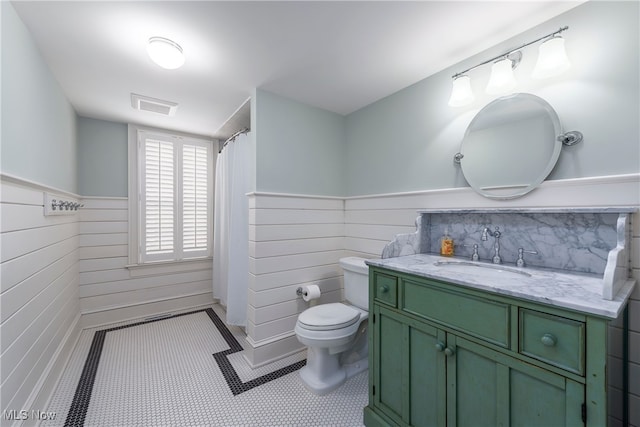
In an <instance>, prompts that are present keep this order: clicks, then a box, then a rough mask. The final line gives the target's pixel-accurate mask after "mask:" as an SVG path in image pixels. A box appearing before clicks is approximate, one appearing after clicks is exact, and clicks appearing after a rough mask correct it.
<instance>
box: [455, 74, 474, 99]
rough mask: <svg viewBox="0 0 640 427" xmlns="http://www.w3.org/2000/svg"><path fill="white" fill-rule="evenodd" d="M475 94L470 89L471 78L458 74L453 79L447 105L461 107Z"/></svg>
mask: <svg viewBox="0 0 640 427" xmlns="http://www.w3.org/2000/svg"><path fill="white" fill-rule="evenodd" d="M474 99H475V96H473V91H472V90H471V79H470V78H469V76H464V75H463V76H458V77H456V78H455V79H453V89H452V90H451V98H449V106H451V107H462V106H463V105H467V104H471V103H472V102H473V100H474Z"/></svg>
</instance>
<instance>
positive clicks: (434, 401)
mask: <svg viewBox="0 0 640 427" xmlns="http://www.w3.org/2000/svg"><path fill="white" fill-rule="evenodd" d="M406 333H407V334H408V349H409V360H408V364H409V393H410V398H409V414H408V415H409V424H410V425H412V426H444V425H445V423H446V419H447V412H446V411H447V380H446V360H445V352H444V351H445V349H446V333H445V332H444V331H442V330H439V329H436V328H434V327H432V326H429V325H425V324H423V323H419V322H416V321H413V320H410V321H408V330H407V332H406Z"/></svg>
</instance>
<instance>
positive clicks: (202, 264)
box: [125, 257, 213, 277]
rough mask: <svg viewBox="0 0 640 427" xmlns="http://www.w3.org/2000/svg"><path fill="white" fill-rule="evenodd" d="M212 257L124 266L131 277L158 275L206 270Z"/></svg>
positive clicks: (210, 263)
mask: <svg viewBox="0 0 640 427" xmlns="http://www.w3.org/2000/svg"><path fill="white" fill-rule="evenodd" d="M212 261H213V258H212V257H206V258H194V259H186V260H182V261H156V262H148V263H145V264H129V265H126V266H125V267H126V268H127V269H128V270H129V274H130V275H131V277H143V276H159V275H163V274H171V273H180V272H184V271H194V270H207V269H209V268H212Z"/></svg>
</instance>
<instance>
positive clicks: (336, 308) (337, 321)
mask: <svg viewBox="0 0 640 427" xmlns="http://www.w3.org/2000/svg"><path fill="white" fill-rule="evenodd" d="M359 318H360V312H359V311H358V310H354V309H353V308H351V307H349V306H347V305H344V304H342V303H339V302H338V303H332V304H321V305H317V306H315V307H311V308H308V309H307V310H305V311H303V312H302V313H300V316H298V322H299V323H300V326H302V327H303V328H304V329H309V330H313V331H327V330H332V329H340V328H346V327H347V326H351V325H353V324H354V323H356V322H357V321H358V319H359Z"/></svg>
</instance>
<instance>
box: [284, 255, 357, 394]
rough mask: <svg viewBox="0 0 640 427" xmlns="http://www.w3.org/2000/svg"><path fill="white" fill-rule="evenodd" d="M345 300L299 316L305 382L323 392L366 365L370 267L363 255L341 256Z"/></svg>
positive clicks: (332, 388) (320, 306)
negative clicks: (304, 357) (361, 256)
mask: <svg viewBox="0 0 640 427" xmlns="http://www.w3.org/2000/svg"><path fill="white" fill-rule="evenodd" d="M340 265H341V266H342V268H343V269H344V296H345V299H346V302H345V303H331V304H321V305H317V306H314V307H311V308H308V309H306V310H305V311H303V312H302V313H300V315H299V316H298V321H297V322H296V328H295V332H296V336H297V338H298V341H300V342H301V343H302V344H304V345H306V346H307V347H308V348H307V364H306V366H305V367H303V368H302V369H301V370H300V378H302V381H303V383H304V384H305V386H306V387H307V388H308V389H309V390H310V391H312V392H313V393H315V394H319V395H322V394H326V393H329V392H330V391H332V390H334V389H336V388H337V387H338V386H340V385H341V384H342V383H343V382H344V381H345V380H346V379H347V378H349V377H351V376H353V375H356V374H358V373H360V372H362V371H364V370H365V369H367V367H368V362H369V361H368V358H367V355H368V342H367V319H368V318H369V312H368V309H369V276H368V274H369V267H368V266H367V265H366V264H365V263H364V258H357V257H349V258H342V259H341V260H340Z"/></svg>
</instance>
